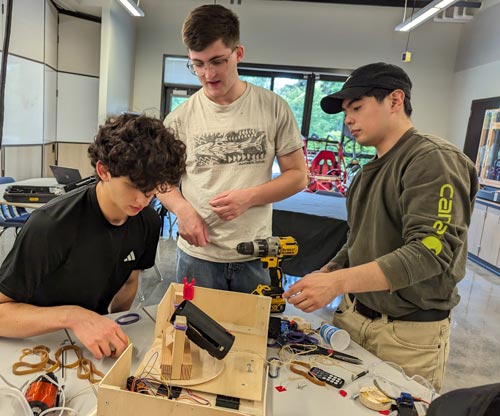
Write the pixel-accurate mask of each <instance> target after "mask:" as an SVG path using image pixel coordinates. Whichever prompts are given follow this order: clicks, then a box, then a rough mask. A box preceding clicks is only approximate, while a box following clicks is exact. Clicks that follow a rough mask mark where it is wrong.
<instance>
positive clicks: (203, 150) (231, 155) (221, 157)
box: [194, 128, 267, 166]
mask: <svg viewBox="0 0 500 416" xmlns="http://www.w3.org/2000/svg"><path fill="white" fill-rule="evenodd" d="M194 143H195V149H194V151H195V163H196V165H197V166H214V165H227V164H232V163H235V164H238V165H248V164H255V163H264V159H265V156H266V147H267V141H266V134H265V132H264V131H262V130H257V129H252V128H250V129H242V130H236V131H229V132H217V133H204V134H201V135H199V136H196V137H195V138H194Z"/></svg>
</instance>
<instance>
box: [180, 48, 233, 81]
mask: <svg viewBox="0 0 500 416" xmlns="http://www.w3.org/2000/svg"><path fill="white" fill-rule="evenodd" d="M239 46H240V45H236V46H235V47H234V48H233V50H232V51H231V53H230V54H229V56H228V57H227V58H215V59H211V60H210V61H208V62H207V63H204V62H201V61H194V62H193V61H191V60H189V61H188V62H187V64H186V66H187V68H188V69H189V72H191V73H192V74H193V75H198V76H199V77H201V76H203V75H205V72H207V68H210V70H211V71H215V72H220V71H223V70H224V69H226V66H227V63H228V61H229V59H231V55H232V54H233V52H234V51H235V50H236V49H238V47H239Z"/></svg>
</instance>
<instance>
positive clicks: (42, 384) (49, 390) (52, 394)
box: [24, 372, 59, 416]
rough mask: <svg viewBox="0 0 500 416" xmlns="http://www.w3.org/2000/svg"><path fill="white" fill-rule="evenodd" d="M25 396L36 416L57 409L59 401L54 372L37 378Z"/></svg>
mask: <svg viewBox="0 0 500 416" xmlns="http://www.w3.org/2000/svg"><path fill="white" fill-rule="evenodd" d="M24 396H25V397H26V400H27V401H28V403H29V405H30V407H31V410H32V411H33V415H34V416H38V415H39V414H40V413H42V412H44V411H45V410H47V409H50V408H52V407H56V406H57V402H58V399H59V386H58V383H57V377H56V376H55V374H54V373H52V372H50V373H47V374H45V375H42V376H40V377H37V378H36V379H35V381H33V382H32V383H31V384H30V385H29V386H28V388H27V390H26V393H25V394H24Z"/></svg>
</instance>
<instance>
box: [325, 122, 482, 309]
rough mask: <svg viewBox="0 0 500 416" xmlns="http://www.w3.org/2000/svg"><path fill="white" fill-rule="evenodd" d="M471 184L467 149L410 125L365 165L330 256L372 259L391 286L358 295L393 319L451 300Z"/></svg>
mask: <svg viewBox="0 0 500 416" xmlns="http://www.w3.org/2000/svg"><path fill="white" fill-rule="evenodd" d="M477 189H478V181H477V173H476V169H475V167H474V164H473V163H472V162H471V160H470V159H469V158H468V157H467V156H466V155H464V154H463V153H462V152H461V151H459V150H458V149H456V148H455V147H454V146H453V145H452V144H451V143H449V142H447V141H445V140H443V139H440V138H438V137H434V136H430V135H426V134H421V133H419V132H417V131H416V129H414V128H411V129H410V130H408V131H407V132H406V133H405V134H404V135H403V136H402V137H401V139H400V140H399V141H398V142H397V143H396V145H395V146H394V147H393V148H392V149H391V150H390V151H389V152H387V153H386V154H385V155H383V156H382V157H381V158H379V159H374V160H373V161H370V162H369V163H367V164H366V165H365V166H364V167H363V168H362V170H361V171H360V172H359V173H358V174H357V175H356V176H355V178H354V180H353V182H352V184H351V186H350V189H349V193H348V196H347V213H348V219H347V220H348V225H349V237H348V240H347V242H346V244H345V245H344V247H343V248H342V249H341V250H340V251H339V253H338V254H337V255H336V256H335V258H334V259H333V261H334V262H335V263H337V264H339V265H340V266H342V267H354V266H358V265H361V264H365V263H369V262H371V261H376V262H377V263H378V265H379V266H380V268H381V269H382V271H383V272H384V274H385V276H386V278H387V281H388V282H389V287H390V290H388V291H378V292H366V293H357V294H356V297H357V298H358V299H359V301H360V302H362V303H363V304H365V305H366V306H368V307H370V308H372V309H374V310H376V311H379V312H381V313H385V314H387V315H390V316H394V317H398V316H403V315H406V314H409V313H412V312H414V311H416V310H419V309H443V310H448V309H451V308H453V307H454V306H455V305H457V304H458V302H459V300H460V297H459V295H458V292H457V289H456V285H457V283H458V282H459V281H460V280H461V279H462V278H463V277H464V275H465V263H466V260H467V229H468V226H469V223H470V218H471V214H472V209H473V202H474V197H475V195H476V192H477Z"/></svg>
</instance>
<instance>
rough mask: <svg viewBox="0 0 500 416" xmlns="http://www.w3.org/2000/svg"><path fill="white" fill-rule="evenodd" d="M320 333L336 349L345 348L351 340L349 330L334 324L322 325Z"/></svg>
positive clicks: (341, 349)
mask: <svg viewBox="0 0 500 416" xmlns="http://www.w3.org/2000/svg"><path fill="white" fill-rule="evenodd" d="M319 334H320V335H321V337H322V338H323V339H324V340H325V341H326V342H327V343H328V344H330V346H331V347H332V348H333V350H334V351H343V350H345V349H346V348H347V347H348V346H349V343H350V342H351V336H350V335H349V332H347V331H345V330H343V329H340V328H337V327H336V326H333V325H329V324H323V325H321V328H320V330H319Z"/></svg>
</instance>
